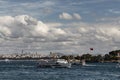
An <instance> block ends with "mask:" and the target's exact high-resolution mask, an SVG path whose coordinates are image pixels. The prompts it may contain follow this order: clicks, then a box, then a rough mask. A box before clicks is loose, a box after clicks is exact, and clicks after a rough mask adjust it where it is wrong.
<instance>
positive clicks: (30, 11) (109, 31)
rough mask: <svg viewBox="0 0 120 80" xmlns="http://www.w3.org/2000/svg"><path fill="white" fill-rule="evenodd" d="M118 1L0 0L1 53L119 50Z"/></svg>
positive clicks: (99, 52) (72, 52)
mask: <svg viewBox="0 0 120 80" xmlns="http://www.w3.org/2000/svg"><path fill="white" fill-rule="evenodd" d="M119 4H120V0H0V54H11V53H21V51H22V50H24V52H31V53H36V52H38V53H41V54H49V52H60V53H64V54H86V53H91V54H106V53H109V52H110V51H112V50H119V49H120V5H119ZM90 48H93V50H92V51H91V50H90Z"/></svg>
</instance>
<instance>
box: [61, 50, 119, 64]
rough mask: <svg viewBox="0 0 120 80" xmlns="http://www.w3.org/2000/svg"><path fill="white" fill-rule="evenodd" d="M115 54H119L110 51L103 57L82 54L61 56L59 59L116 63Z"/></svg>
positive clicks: (117, 51) (116, 51)
mask: <svg viewBox="0 0 120 80" xmlns="http://www.w3.org/2000/svg"><path fill="white" fill-rule="evenodd" d="M117 53H120V50H115V51H110V52H109V53H108V54H104V55H101V54H99V55H92V54H89V53H87V54H83V55H81V56H79V55H77V56H74V55H64V56H61V57H60V58H61V59H66V60H69V59H76V60H83V59H85V60H86V62H117V61H118V57H117Z"/></svg>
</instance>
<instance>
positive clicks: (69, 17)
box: [59, 12, 72, 20]
mask: <svg viewBox="0 0 120 80" xmlns="http://www.w3.org/2000/svg"><path fill="white" fill-rule="evenodd" d="M59 18H60V19H65V20H71V19H72V16H71V15H70V14H68V13H66V12H63V13H62V14H60V15H59Z"/></svg>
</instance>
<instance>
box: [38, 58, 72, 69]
mask: <svg viewBox="0 0 120 80" xmlns="http://www.w3.org/2000/svg"><path fill="white" fill-rule="evenodd" d="M38 67H41V68H46V67H51V68H71V63H69V62H68V61H67V60H64V59H48V60H40V61H39V64H38Z"/></svg>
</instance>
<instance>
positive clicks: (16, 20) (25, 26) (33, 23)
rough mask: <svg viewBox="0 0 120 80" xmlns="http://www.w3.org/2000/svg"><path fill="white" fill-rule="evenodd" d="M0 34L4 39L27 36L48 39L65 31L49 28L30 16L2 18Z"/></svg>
mask: <svg viewBox="0 0 120 80" xmlns="http://www.w3.org/2000/svg"><path fill="white" fill-rule="evenodd" d="M0 23H1V24H0V34H2V36H4V37H9V38H19V37H26V36H28V37H29V36H33V37H34V36H37V37H43V36H44V37H46V36H47V35H48V34H49V35H57V34H58V35H62V34H64V33H65V31H64V30H62V29H60V28H55V27H48V26H47V25H46V24H45V23H43V22H42V21H37V20H36V19H34V18H32V17H30V16H28V15H19V16H15V17H12V16H1V17H0Z"/></svg>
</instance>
